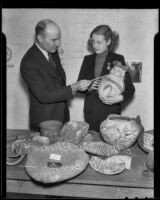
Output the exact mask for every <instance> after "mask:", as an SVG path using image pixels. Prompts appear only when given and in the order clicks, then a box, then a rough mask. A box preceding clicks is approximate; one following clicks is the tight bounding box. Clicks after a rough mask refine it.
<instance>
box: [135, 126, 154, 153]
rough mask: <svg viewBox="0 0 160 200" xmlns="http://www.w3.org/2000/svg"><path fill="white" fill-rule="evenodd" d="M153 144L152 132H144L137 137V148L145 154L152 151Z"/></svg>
mask: <svg viewBox="0 0 160 200" xmlns="http://www.w3.org/2000/svg"><path fill="white" fill-rule="evenodd" d="M153 143H154V130H148V131H144V132H143V133H141V134H140V136H139V137H138V145H139V147H140V148H141V149H142V150H143V151H144V152H146V153H149V152H150V151H153V149H154V147H153Z"/></svg>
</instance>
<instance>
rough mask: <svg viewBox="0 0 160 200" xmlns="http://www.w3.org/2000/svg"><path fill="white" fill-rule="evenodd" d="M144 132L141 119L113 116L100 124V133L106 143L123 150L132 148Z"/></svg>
mask: <svg viewBox="0 0 160 200" xmlns="http://www.w3.org/2000/svg"><path fill="white" fill-rule="evenodd" d="M141 131H143V126H142V125H141V121H140V117H139V116H137V117H136V118H130V117H126V116H121V115H117V114H111V115H109V116H108V118H107V119H106V120H104V121H103V122H102V123H101V124H100V133H101V135H102V137H103V139H104V140H105V142H107V143H109V144H111V145H113V146H115V147H116V149H117V150H123V149H127V148H129V147H131V146H132V145H133V144H134V142H135V141H136V139H137V138H138V136H139V134H140V132H141Z"/></svg>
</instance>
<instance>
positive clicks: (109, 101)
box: [102, 94, 124, 105]
mask: <svg viewBox="0 0 160 200" xmlns="http://www.w3.org/2000/svg"><path fill="white" fill-rule="evenodd" d="M123 99H124V98H123V95H122V94H120V95H115V96H108V97H107V99H102V102H103V103H104V104H108V105H112V104H115V103H119V102H121V101H123Z"/></svg>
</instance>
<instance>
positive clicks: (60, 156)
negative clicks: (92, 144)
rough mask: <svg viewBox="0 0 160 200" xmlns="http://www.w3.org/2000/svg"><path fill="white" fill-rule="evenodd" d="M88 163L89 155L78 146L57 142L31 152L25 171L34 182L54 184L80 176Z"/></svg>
mask: <svg viewBox="0 0 160 200" xmlns="http://www.w3.org/2000/svg"><path fill="white" fill-rule="evenodd" d="M88 162H89V157H88V155H87V154H86V153H85V151H84V150H83V149H81V148H79V147H78V146H77V145H74V144H71V143H68V142H57V143H55V144H51V145H46V146H41V147H39V148H38V149H37V150H36V149H33V150H32V151H30V152H29V153H28V155H27V161H26V163H25V169H26V171H27V173H28V174H29V176H31V177H32V178H33V179H34V180H36V181H39V182H43V183H53V182H59V181H63V180H66V179H70V178H72V177H74V176H76V175H78V174H79V173H81V172H82V171H83V170H84V169H85V168H86V166H87V165H88Z"/></svg>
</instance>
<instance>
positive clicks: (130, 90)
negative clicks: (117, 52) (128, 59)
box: [121, 56, 135, 102]
mask: <svg viewBox="0 0 160 200" xmlns="http://www.w3.org/2000/svg"><path fill="white" fill-rule="evenodd" d="M121 62H122V65H126V63H125V59H124V57H123V56H122V60H121ZM124 84H125V90H124V92H123V93H122V95H123V97H124V100H123V101H124V102H125V101H128V100H129V99H130V98H131V97H133V95H134V93H135V87H134V85H133V83H132V78H131V75H130V73H129V72H126V74H125V79H124Z"/></svg>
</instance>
